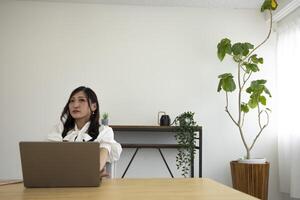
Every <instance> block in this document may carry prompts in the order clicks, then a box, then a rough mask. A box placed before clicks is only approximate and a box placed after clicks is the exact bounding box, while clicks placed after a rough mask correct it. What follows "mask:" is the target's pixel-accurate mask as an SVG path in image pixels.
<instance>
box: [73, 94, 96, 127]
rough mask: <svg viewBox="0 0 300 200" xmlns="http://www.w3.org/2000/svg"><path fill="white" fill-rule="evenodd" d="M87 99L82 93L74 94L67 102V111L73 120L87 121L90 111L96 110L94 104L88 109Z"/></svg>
mask: <svg viewBox="0 0 300 200" xmlns="http://www.w3.org/2000/svg"><path fill="white" fill-rule="evenodd" d="M88 101H89V100H88V99H87V97H86V95H85V93H84V92H83V91H80V92H77V93H76V94H74V95H73V96H72V97H71V99H70V102H69V111H70V114H71V116H72V117H73V118H74V119H75V120H84V121H86V122H87V121H89V119H90V116H91V110H92V111H95V110H96V104H91V108H90V107H89V103H88Z"/></svg>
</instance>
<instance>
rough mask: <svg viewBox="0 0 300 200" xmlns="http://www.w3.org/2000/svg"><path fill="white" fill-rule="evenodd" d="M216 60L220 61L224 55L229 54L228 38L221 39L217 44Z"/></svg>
mask: <svg viewBox="0 0 300 200" xmlns="http://www.w3.org/2000/svg"><path fill="white" fill-rule="evenodd" d="M217 47H218V58H219V59H220V61H222V60H223V59H224V57H225V55H226V54H231V41H230V40H229V39H228V38H224V39H222V40H221V41H220V42H219V43H218V46H217Z"/></svg>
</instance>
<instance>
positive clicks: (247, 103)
mask: <svg viewBox="0 0 300 200" xmlns="http://www.w3.org/2000/svg"><path fill="white" fill-rule="evenodd" d="M276 8H277V2H276V1H275V0H265V1H264V3H263V4H262V6H261V12H264V11H265V10H267V11H269V13H270V26H269V32H268V35H267V37H266V38H265V39H264V40H263V41H262V42H261V43H260V44H259V45H257V46H256V47H255V46H254V45H253V44H251V43H248V42H237V43H234V44H231V41H230V40H229V39H228V38H224V39H222V40H221V41H220V42H219V43H218V46H217V48H218V53H217V54H218V58H219V59H220V61H222V60H223V59H224V58H225V56H226V55H228V56H230V57H231V58H232V60H233V62H234V63H236V64H237V75H236V78H237V84H236V82H235V80H234V76H233V75H232V74H231V73H224V74H221V75H219V76H218V78H219V85H218V89H217V91H218V92H220V91H224V92H225V102H226V105H225V112H226V113H227V114H228V116H229V118H230V119H231V120H232V122H233V123H234V124H235V125H236V127H237V129H238V131H239V134H240V137H241V139H242V142H243V145H244V147H245V150H246V155H245V157H244V159H242V160H240V161H239V162H240V163H238V162H231V171H232V180H233V186H234V187H235V188H236V189H239V190H241V191H244V192H246V193H248V194H252V195H254V196H256V197H259V198H261V199H267V193H265V192H267V187H268V177H266V176H268V169H269V163H266V162H265V160H259V162H260V163H262V165H257V164H252V165H251V164H242V162H246V163H247V162H248V161H249V162H250V163H253V162H254V161H257V160H251V150H252V149H253V147H254V145H255V143H256V142H257V139H258V138H259V137H260V136H261V134H262V132H263V131H264V130H265V128H266V127H267V126H268V124H269V113H270V111H271V110H270V109H269V108H267V107H266V105H267V97H271V93H270V91H269V90H268V88H267V87H266V82H267V81H266V80H264V79H258V80H252V79H251V78H252V76H253V75H254V74H255V73H257V72H259V70H260V67H261V64H263V58H262V57H259V56H258V55H257V54H255V51H256V50H257V49H258V48H259V47H261V46H262V45H263V44H265V42H266V41H267V40H268V39H269V37H270V34H271V32H272V22H273V21H272V11H273V10H275V9H276ZM250 80H252V81H251V83H250V85H249V86H248V87H247V84H249V82H250ZM236 90H237V96H236V97H237V104H238V105H237V108H238V109H237V117H236V118H235V117H234V116H233V114H232V112H231V111H230V110H229V107H228V104H229V98H228V96H229V93H231V92H234V91H236ZM246 94H248V97H247V98H248V99H246ZM250 109H255V110H256V112H257V121H255V124H258V131H257V134H256V136H255V137H254V139H253V141H251V142H250V143H249V142H247V141H246V140H245V132H244V122H245V116H246V114H247V113H248V112H249V111H250ZM263 118H264V119H265V122H263ZM255 165H257V167H255ZM251 172H253V174H249V173H251ZM261 172H262V174H260V175H257V174H256V175H255V173H261ZM255 176H257V177H255ZM258 177H260V178H261V179H260V180H258V182H259V183H261V184H263V186H261V185H260V184H257V183H254V182H253V181H257V179H258ZM237 185H241V186H237ZM250 186H251V187H252V186H253V187H258V188H256V189H253V188H250ZM261 187H263V189H264V190H265V191H261V190H262V189H261ZM254 190H259V192H258V193H260V194H255V191H254ZM256 192H257V191H256Z"/></svg>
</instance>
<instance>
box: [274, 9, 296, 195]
mask: <svg viewBox="0 0 300 200" xmlns="http://www.w3.org/2000/svg"><path fill="white" fill-rule="evenodd" d="M277 45H278V46H277V59H278V60H277V63H278V97H279V99H278V100H279V101H278V106H279V107H278V110H279V117H278V119H279V120H278V122H279V123H278V126H279V127H278V131H279V132H278V161H279V181H280V182H279V185H280V191H281V192H284V193H287V194H289V196H290V197H291V198H297V199H298V198H299V199H300V15H298V16H295V17H293V19H292V20H289V21H287V22H285V23H282V24H279V26H278V43H277Z"/></svg>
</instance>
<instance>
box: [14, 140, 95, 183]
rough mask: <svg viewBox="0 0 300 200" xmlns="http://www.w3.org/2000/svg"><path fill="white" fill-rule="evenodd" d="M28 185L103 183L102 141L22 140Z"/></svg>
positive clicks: (21, 148)
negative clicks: (100, 147)
mask: <svg viewBox="0 0 300 200" xmlns="http://www.w3.org/2000/svg"><path fill="white" fill-rule="evenodd" d="M19 146H20V154H21V163H22V172H23V181H24V186H25V187H88V186H99V185H100V172H99V164H100V163H99V162H100V161H99V160H100V154H99V151H100V150H99V143H97V142H20V143H19Z"/></svg>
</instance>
